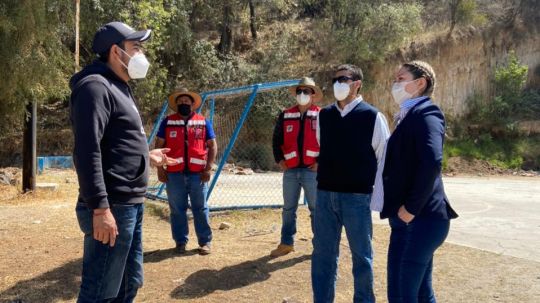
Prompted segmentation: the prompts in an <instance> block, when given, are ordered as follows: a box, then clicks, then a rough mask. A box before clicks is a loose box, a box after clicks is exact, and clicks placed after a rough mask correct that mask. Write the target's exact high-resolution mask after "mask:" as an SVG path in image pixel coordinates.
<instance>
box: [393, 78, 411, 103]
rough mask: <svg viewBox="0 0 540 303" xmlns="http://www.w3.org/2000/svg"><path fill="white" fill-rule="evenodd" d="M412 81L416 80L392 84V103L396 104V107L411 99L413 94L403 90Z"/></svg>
mask: <svg viewBox="0 0 540 303" xmlns="http://www.w3.org/2000/svg"><path fill="white" fill-rule="evenodd" d="M414 81H416V80H411V81H404V82H397V83H394V84H392V97H393V98H394V102H396V103H397V105H401V103H403V102H404V101H405V100H408V99H411V98H412V96H413V94H411V93H409V92H407V91H406V90H405V86H406V85H407V84H409V83H411V82H414Z"/></svg>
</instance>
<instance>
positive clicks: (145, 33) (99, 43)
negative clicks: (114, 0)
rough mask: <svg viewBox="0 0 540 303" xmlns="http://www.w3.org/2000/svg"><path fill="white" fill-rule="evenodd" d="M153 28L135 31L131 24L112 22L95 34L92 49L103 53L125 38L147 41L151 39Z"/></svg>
mask: <svg viewBox="0 0 540 303" xmlns="http://www.w3.org/2000/svg"><path fill="white" fill-rule="evenodd" d="M151 32H152V31H151V30H149V29H147V30H142V31H135V30H134V29H133V28H131V27H130V26H129V25H127V24H125V23H122V22H117V21H115V22H110V23H107V24H105V25H103V26H102V27H100V28H99V29H98V30H97V32H96V34H95V35H94V42H92V51H94V53H96V54H102V53H104V52H106V51H108V50H109V49H110V48H111V46H113V45H114V44H118V43H120V42H122V41H124V40H130V41H141V42H143V41H146V40H148V39H150V34H151Z"/></svg>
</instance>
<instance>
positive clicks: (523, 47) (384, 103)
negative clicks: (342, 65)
mask: <svg viewBox="0 0 540 303" xmlns="http://www.w3.org/2000/svg"><path fill="white" fill-rule="evenodd" d="M510 51H515V53H516V55H517V57H518V58H519V60H520V61H521V63H522V64H526V65H527V66H528V67H529V76H528V85H529V86H530V87H540V35H538V31H537V30H536V29H534V28H528V27H526V26H520V27H512V28H508V27H506V28H498V27H492V28H491V29H490V30H487V31H483V32H482V31H479V30H475V29H470V30H467V31H460V32H458V33H455V34H454V35H453V37H451V38H450V39H447V38H446V37H441V38H439V39H436V40H435V41H432V42H429V43H426V44H424V43H422V44H420V43H412V44H411V45H410V47H409V48H408V49H406V50H402V51H401V52H400V53H399V54H397V55H396V56H394V57H393V58H389V59H388V60H387V61H386V62H385V63H384V64H379V65H377V66H374V67H373V68H372V69H371V70H370V72H369V74H368V76H369V77H370V78H371V79H369V80H368V81H369V82H370V83H372V84H371V85H370V87H371V89H370V90H369V92H367V93H364V95H365V98H366V99H367V100H369V101H370V102H372V103H373V104H375V106H377V107H378V108H380V109H381V110H382V111H384V112H385V113H386V114H387V115H388V116H389V117H391V115H392V114H393V113H394V112H396V110H397V106H396V105H395V104H394V103H393V102H392V97H391V95H390V87H391V85H392V79H393V75H394V74H395V72H396V70H397V68H398V67H399V66H400V64H401V63H404V62H407V61H409V60H413V59H419V60H424V61H426V62H429V63H430V64H431V65H432V66H433V68H434V70H435V72H436V74H437V88H436V90H435V94H434V100H435V102H436V103H438V104H439V105H440V106H441V107H442V109H443V110H444V112H445V114H446V115H447V116H448V117H449V118H457V117H459V116H461V115H462V114H464V113H465V112H466V110H467V100H469V98H470V97H472V96H474V95H475V94H478V95H482V96H490V95H491V94H492V92H493V89H494V88H493V83H492V79H493V74H494V70H495V68H496V67H497V66H499V65H501V64H504V63H505V62H506V59H507V57H508V53H509V52H510ZM381 92H382V94H381Z"/></svg>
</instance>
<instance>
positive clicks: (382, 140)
mask: <svg viewBox="0 0 540 303" xmlns="http://www.w3.org/2000/svg"><path fill="white" fill-rule="evenodd" d="M362 101H364V99H363V98H362V96H361V95H359V96H358V98H356V99H354V100H353V101H352V102H351V103H349V104H347V105H345V106H344V107H343V109H341V108H340V107H339V105H338V103H337V101H336V103H335V104H334V105H333V106H335V107H336V108H337V110H338V111H339V113H340V114H341V117H342V118H343V117H345V116H346V115H347V114H349V113H350V112H351V111H352V110H353V109H354V108H355V107H356V106H357V105H358V104H359V103H360V102H362ZM316 133H317V143H319V144H321V142H320V141H321V140H320V138H321V131H320V127H319V119H318V118H317V132H316ZM388 137H390V130H389V129H388V122H387V121H386V117H385V116H384V115H383V114H382V113H380V112H379V113H377V117H376V118H375V125H374V127H373V137H372V139H371V146H372V147H373V151H374V152H375V156H376V158H377V164H378V163H380V162H381V160H382V158H383V156H384V147H385V145H386V140H387V139H388Z"/></svg>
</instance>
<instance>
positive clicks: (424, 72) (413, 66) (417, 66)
mask: <svg viewBox="0 0 540 303" xmlns="http://www.w3.org/2000/svg"><path fill="white" fill-rule="evenodd" d="M403 67H405V68H406V69H407V70H408V71H409V72H410V73H411V74H412V75H413V77H414V79H418V78H424V79H426V83H427V85H426V88H425V89H424V91H423V92H422V95H424V96H431V95H432V94H433V91H434V90H435V86H436V82H437V79H436V77H435V71H433V67H431V65H429V63H427V62H424V61H420V60H414V61H411V62H407V63H405V64H403Z"/></svg>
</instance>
